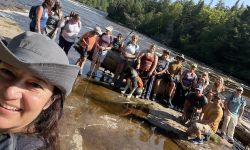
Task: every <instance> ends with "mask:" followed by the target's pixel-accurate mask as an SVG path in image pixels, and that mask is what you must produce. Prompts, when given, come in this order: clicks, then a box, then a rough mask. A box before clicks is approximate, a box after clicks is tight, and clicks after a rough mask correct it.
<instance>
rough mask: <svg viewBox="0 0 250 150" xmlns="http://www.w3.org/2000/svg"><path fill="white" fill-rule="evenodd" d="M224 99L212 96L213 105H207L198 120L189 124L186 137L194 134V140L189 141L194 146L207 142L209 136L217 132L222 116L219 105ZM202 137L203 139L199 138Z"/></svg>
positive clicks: (219, 96)
mask: <svg viewBox="0 0 250 150" xmlns="http://www.w3.org/2000/svg"><path fill="white" fill-rule="evenodd" d="M223 99H224V97H223V96H222V95H221V94H219V93H216V94H214V96H213V103H208V104H207V105H206V106H205V107H204V109H202V113H201V117H200V120H199V121H197V122H194V123H193V124H191V126H190V127H189V128H188V130H187V134H188V135H192V134H195V135H196V138H194V139H191V142H192V143H194V144H202V143H203V141H208V140H209V137H210V135H212V134H215V133H216V132H217V129H218V126H219V123H220V121H221V119H222V116H223V110H222V107H221V103H222V100H223ZM202 135H204V139H203V138H202V137H201V136H202Z"/></svg>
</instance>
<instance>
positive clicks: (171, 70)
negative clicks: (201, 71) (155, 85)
mask: <svg viewBox="0 0 250 150" xmlns="http://www.w3.org/2000/svg"><path fill="white" fill-rule="evenodd" d="M184 61H185V58H184V55H183V54H182V55H177V56H176V57H175V61H173V62H171V63H169V66H168V73H166V75H165V78H164V79H165V81H166V82H167V86H166V97H165V98H164V99H163V102H164V103H166V104H167V105H168V106H169V107H170V108H173V105H172V99H173V97H174V95H175V91H176V84H177V76H180V75H181V72H182V64H183V62H184Z"/></svg>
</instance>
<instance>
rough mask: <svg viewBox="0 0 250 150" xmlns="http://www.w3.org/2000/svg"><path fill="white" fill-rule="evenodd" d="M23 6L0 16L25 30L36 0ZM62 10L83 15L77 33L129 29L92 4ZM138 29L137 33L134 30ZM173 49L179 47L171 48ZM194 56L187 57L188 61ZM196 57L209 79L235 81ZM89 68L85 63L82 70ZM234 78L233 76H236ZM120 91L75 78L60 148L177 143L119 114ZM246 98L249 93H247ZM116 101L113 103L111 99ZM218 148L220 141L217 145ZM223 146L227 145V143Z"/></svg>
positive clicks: (24, 0)
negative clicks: (93, 30)
mask: <svg viewBox="0 0 250 150" xmlns="http://www.w3.org/2000/svg"><path fill="white" fill-rule="evenodd" d="M16 1H17V2H18V3H19V4H21V5H22V6H24V8H25V9H26V10H25V11H24V12H20V11H15V12H13V11H0V16H4V17H7V18H10V19H12V20H15V21H16V22H17V24H19V26H20V27H21V28H22V29H23V30H29V22H30V20H29V18H28V17H27V16H28V10H29V8H30V6H31V5H37V4H40V3H41V2H42V1H41V0H40V1H38V0H16ZM61 2H62V4H63V11H64V13H65V14H66V15H67V14H69V13H70V12H71V11H74V12H76V13H78V14H79V15H80V16H81V21H82V24H83V26H82V29H81V34H82V33H84V32H86V31H89V30H90V29H92V28H93V27H95V26H100V27H101V28H102V29H104V27H105V26H108V25H112V26H113V27H114V32H113V35H117V33H122V34H123V35H124V36H125V37H126V36H127V35H128V34H130V33H131V30H130V29H128V28H125V27H123V26H121V25H119V24H116V23H114V22H111V21H109V20H108V19H106V17H105V15H104V14H103V13H100V12H96V11H95V10H94V9H91V8H88V7H86V6H83V5H81V4H79V3H77V2H74V1H67V0H62V1H61ZM133 32H134V33H136V32H135V31H133ZM137 34H139V33H137ZM139 37H140V43H139V45H140V47H141V49H147V48H148V46H149V45H150V44H151V43H156V44H157V45H158V46H159V48H164V46H163V45H162V44H160V43H158V42H156V41H154V40H152V39H150V38H148V37H146V36H144V35H142V34H139ZM172 53H173V54H172V55H176V54H177V53H176V52H174V51H172ZM78 57H79V54H78V53H77V52H76V51H74V50H73V49H71V50H70V52H69V60H70V62H71V63H74V62H75V61H76V59H77V58H78ZM191 61H192V62H193V61H194V60H192V59H191V58H188V61H187V64H190V62H191ZM198 63H199V70H200V71H204V70H206V71H208V72H209V73H210V78H211V80H212V81H213V80H214V78H215V77H216V76H218V74H219V75H222V76H223V77H224V78H225V81H226V82H225V83H226V85H227V87H228V89H229V90H232V88H233V87H235V83H237V82H239V81H238V80H236V79H233V78H232V77H229V76H227V75H224V74H222V73H221V72H219V71H215V70H214V69H212V68H210V67H207V66H205V65H204V64H202V63H200V62H198ZM88 69H89V62H88V63H87V65H86V67H85V69H84V74H86V72H87V71H88ZM236 81H237V82H236ZM241 85H242V86H243V87H244V89H245V92H244V94H245V96H247V97H250V92H249V87H248V86H247V85H245V84H241ZM123 99H124V97H121V96H120V94H118V93H117V92H114V91H112V90H109V89H107V88H105V87H102V86H98V85H96V84H92V83H88V82H85V81H83V80H78V82H76V85H75V88H74V93H73V94H72V95H71V96H70V97H69V98H68V99H67V101H66V104H65V108H66V109H65V112H64V114H65V115H64V117H63V119H62V125H61V128H60V129H61V133H60V135H61V141H62V149H65V150H67V149H75V150H77V149H84V150H85V149H87V150H95V149H98V150H102V149H107V150H113V149H114V150H116V149H120V150H127V149H143V150H151V149H154V150H161V149H174V150H176V149H181V147H180V146H178V144H177V143H174V142H173V141H172V140H171V139H170V138H168V137H167V135H164V134H162V133H161V132H158V131H157V130H155V127H151V126H150V125H149V124H148V123H146V122H144V121H143V120H140V119H138V118H133V117H123V116H121V115H122V114H123V113H124V107H123V105H117V102H118V103H119V102H121V103H122V102H123ZM247 99H248V98H247ZM247 101H248V107H247V110H246V113H245V115H244V117H245V118H244V120H245V121H247V122H248V123H250V122H249V120H250V113H249V105H250V104H249V102H250V101H249V99H248V100H247ZM113 102H115V103H116V104H115V103H113ZM220 148H221V147H220ZM225 149H226V148H225Z"/></svg>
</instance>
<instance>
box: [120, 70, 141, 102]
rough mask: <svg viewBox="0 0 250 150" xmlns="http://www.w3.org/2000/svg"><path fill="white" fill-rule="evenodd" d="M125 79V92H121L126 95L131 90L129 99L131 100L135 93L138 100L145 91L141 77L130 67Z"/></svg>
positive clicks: (126, 71) (125, 72)
mask: <svg viewBox="0 0 250 150" xmlns="http://www.w3.org/2000/svg"><path fill="white" fill-rule="evenodd" d="M124 74H125V78H126V81H127V84H126V86H125V88H124V90H122V91H121V93H122V94H125V93H126V91H127V90H128V89H130V93H129V94H128V95H127V98H131V97H132V95H133V93H134V92H136V93H135V95H136V96H135V97H136V98H138V97H139V96H140V95H141V93H142V90H143V82H142V79H141V78H140V77H139V75H138V73H137V71H136V70H135V69H134V68H133V67H130V66H129V67H128V68H127V69H126V70H125V71H124Z"/></svg>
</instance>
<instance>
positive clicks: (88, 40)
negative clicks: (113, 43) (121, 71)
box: [75, 27, 102, 75]
mask: <svg viewBox="0 0 250 150" xmlns="http://www.w3.org/2000/svg"><path fill="white" fill-rule="evenodd" d="M101 34H102V31H101V28H100V27H95V29H94V30H92V31H89V32H87V33H85V34H84V35H83V36H82V37H81V39H80V41H79V42H78V45H79V46H75V49H76V50H77V52H78V53H79V54H80V58H79V59H78V60H77V61H76V65H78V66H79V67H81V69H80V71H79V75H81V74H82V71H83V67H84V64H85V62H86V60H87V57H88V55H89V53H90V52H91V50H92V49H93V47H94V45H95V43H96V41H97V39H98V36H99V35H101Z"/></svg>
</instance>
